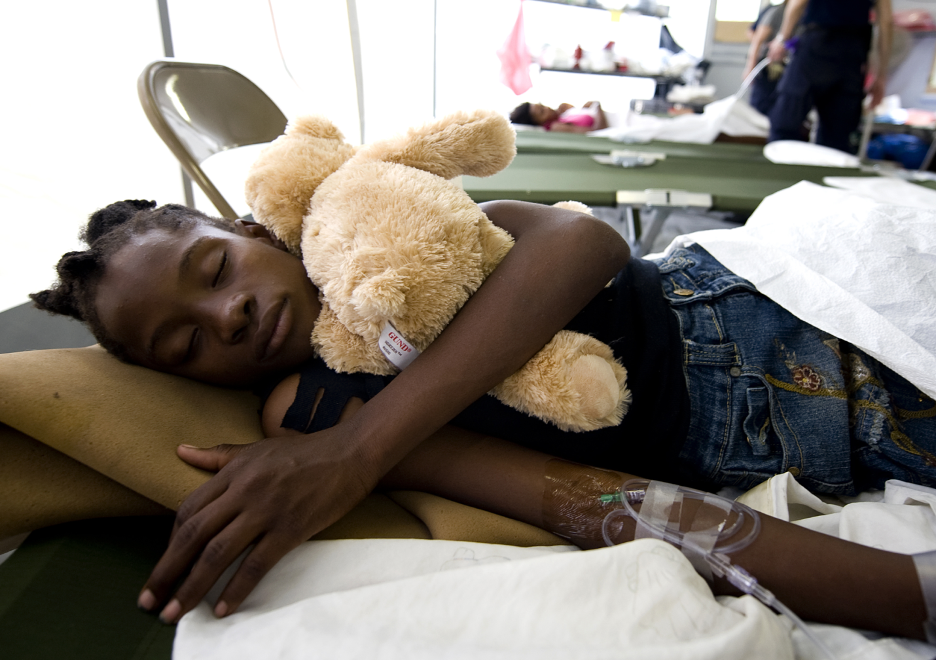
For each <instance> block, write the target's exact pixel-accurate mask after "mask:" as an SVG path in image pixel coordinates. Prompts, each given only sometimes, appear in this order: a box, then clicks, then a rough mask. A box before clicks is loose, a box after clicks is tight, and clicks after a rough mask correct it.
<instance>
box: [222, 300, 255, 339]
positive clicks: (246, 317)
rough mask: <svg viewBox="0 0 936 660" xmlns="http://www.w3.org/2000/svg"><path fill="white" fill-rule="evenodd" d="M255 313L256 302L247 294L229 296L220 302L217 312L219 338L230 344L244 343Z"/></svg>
mask: <svg viewBox="0 0 936 660" xmlns="http://www.w3.org/2000/svg"><path fill="white" fill-rule="evenodd" d="M255 311H256V304H255V302H254V300H253V299H252V298H251V297H250V296H248V295H245V294H236V295H234V296H228V297H226V298H225V299H223V300H221V301H219V305H218V309H217V310H216V313H217V332H218V338H219V339H220V340H221V341H223V342H225V343H229V344H237V343H239V342H241V341H243V340H244V339H245V338H246V336H247V331H248V329H249V328H250V323H251V320H252V319H253V315H254V312H255Z"/></svg>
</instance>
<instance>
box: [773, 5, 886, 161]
mask: <svg viewBox="0 0 936 660" xmlns="http://www.w3.org/2000/svg"><path fill="white" fill-rule="evenodd" d="M872 9H873V10H874V13H875V17H876V18H875V20H876V23H877V26H878V39H877V49H878V53H877V55H878V57H877V61H876V71H874V72H873V81H872V83H871V85H870V86H869V87H868V89H867V90H866V89H865V79H866V74H867V73H868V70H867V67H868V51H869V50H870V47H871V41H872V29H871V19H870V17H871V12H872ZM797 24H800V25H801V26H802V30H801V34H800V36H799V39H798V41H797V43H796V46H795V51H794V53H793V56H792V58H791V60H790V63H789V65H788V66H787V68H786V71H785V73H784V75H783V78H782V80H781V82H780V84H779V86H778V96H777V101H776V103H775V105H774V107H773V109H772V110H771V112H770V138H769V140H770V141H771V142H772V141H774V140H800V139H802V137H801V127H802V124H803V120H805V119H806V115H807V114H808V113H809V111H810V110H811V109H812V108H813V107H815V108H816V111H817V112H818V113H819V128H818V132H817V134H816V142H817V143H818V144H821V145H823V146H826V147H831V148H833V149H838V150H839V151H845V152H848V153H854V152H855V148H854V146H853V144H852V140H851V136H852V133H854V132H855V131H856V130H858V126H859V123H860V121H861V111H862V102H863V100H864V97H865V95H866V93H867V94H870V96H871V104H872V106H874V105H877V104H878V103H880V101H881V99H882V98H883V96H884V87H885V85H886V82H887V77H886V76H887V66H888V62H889V60H890V51H891V36H892V35H891V30H892V27H893V23H892V16H891V0H788V2H787V3H786V9H785V11H784V14H783V24H782V25H781V27H780V31H779V33H778V34H777V36H776V37H775V38H774V40H773V41H772V42H771V44H770V48H769V49H768V57H769V58H770V60H771V61H773V62H780V61H782V60H783V59H784V57H785V56H786V55H787V52H788V50H787V44H788V42H789V40H790V38H791V37H792V36H793V30H794V27H795V26H796V25H797Z"/></svg>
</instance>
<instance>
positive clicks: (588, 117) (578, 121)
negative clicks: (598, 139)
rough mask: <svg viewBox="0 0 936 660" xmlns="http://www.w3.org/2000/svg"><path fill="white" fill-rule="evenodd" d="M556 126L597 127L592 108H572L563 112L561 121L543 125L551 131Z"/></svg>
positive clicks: (560, 117)
mask: <svg viewBox="0 0 936 660" xmlns="http://www.w3.org/2000/svg"><path fill="white" fill-rule="evenodd" d="M556 124H572V125H573V126H585V127H586V128H591V127H592V126H594V125H595V114H594V111H593V110H591V109H590V108H572V109H571V110H566V111H565V112H563V113H562V114H561V115H560V116H559V119H557V120H555V121H551V122H549V123H548V124H543V128H545V129H546V130H547V131H549V130H552V127H553V126H555V125H556Z"/></svg>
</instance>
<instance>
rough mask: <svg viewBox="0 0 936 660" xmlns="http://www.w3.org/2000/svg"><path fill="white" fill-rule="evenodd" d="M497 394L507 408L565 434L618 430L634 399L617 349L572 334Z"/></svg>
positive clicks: (559, 338)
mask: <svg viewBox="0 0 936 660" xmlns="http://www.w3.org/2000/svg"><path fill="white" fill-rule="evenodd" d="M491 393H492V394H493V395H494V396H495V397H496V398H497V399H499V400H500V401H501V402H503V403H505V404H506V405H509V406H510V407H512V408H515V409H517V410H520V411H521V412H524V413H527V414H529V415H533V416H534V417H538V418H540V419H542V420H544V421H547V422H550V423H553V424H555V425H556V426H558V427H559V428H561V429H562V430H564V431H592V430H595V429H599V428H604V427H606V426H616V425H617V424H620V422H621V419H622V418H623V417H624V414H625V413H626V412H627V408H628V406H629V405H630V400H631V394H630V390H628V388H627V371H626V369H625V368H624V367H623V366H622V365H621V364H620V363H619V362H618V361H617V360H616V359H615V358H614V354H613V353H612V351H611V348H610V347H609V346H607V344H604V343H602V342H600V341H598V340H597V339H595V338H594V337H589V336H588V335H584V334H580V333H577V332H571V331H567V330H563V331H561V332H559V333H558V334H557V335H556V336H555V337H554V338H553V339H552V341H550V343H549V344H547V345H546V346H545V347H544V348H543V349H542V350H540V351H539V353H537V354H536V355H534V356H533V358H531V359H530V360H529V361H528V362H527V363H526V364H525V365H524V366H523V367H522V368H521V369H520V370H519V371H517V372H516V373H514V374H512V375H511V376H509V377H508V378H507V379H506V380H504V382H502V383H500V384H499V385H497V387H495V388H494V389H493V390H492V392H491Z"/></svg>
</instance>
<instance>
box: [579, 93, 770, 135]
mask: <svg viewBox="0 0 936 660" xmlns="http://www.w3.org/2000/svg"><path fill="white" fill-rule="evenodd" d="M628 122H632V123H630V124H629V125H622V126H614V127H611V128H605V129H602V130H600V131H589V133H588V134H589V135H595V136H599V137H607V138H610V139H612V140H616V141H619V142H649V141H650V140H665V141H668V142H690V143H693V144H711V143H712V142H714V141H715V138H717V137H718V134H719V133H725V134H726V135H750V136H756V137H766V136H767V133H768V132H769V129H770V125H769V120H767V118H766V117H764V116H763V115H761V114H760V113H759V112H757V111H756V110H754V109H753V108H752V107H751V106H750V104H749V103H748V102H747V101H745V100H744V99H742V98H739V97H738V95H737V94H733V95H731V96H728V97H726V98H723V99H720V100H718V101H712V102H711V103H709V104H708V105H706V106H705V108H704V110H703V111H702V114H686V115H677V116H675V117H652V116H631V117H629V118H628Z"/></svg>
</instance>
